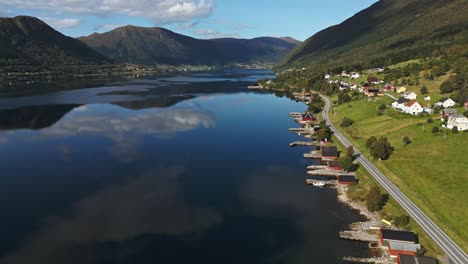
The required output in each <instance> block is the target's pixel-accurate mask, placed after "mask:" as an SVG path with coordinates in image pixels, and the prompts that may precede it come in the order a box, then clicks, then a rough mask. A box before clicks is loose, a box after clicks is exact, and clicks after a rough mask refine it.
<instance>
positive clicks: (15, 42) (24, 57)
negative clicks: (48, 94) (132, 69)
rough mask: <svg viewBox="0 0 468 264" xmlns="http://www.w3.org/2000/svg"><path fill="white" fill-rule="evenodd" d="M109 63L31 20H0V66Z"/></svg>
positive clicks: (32, 18)
mask: <svg viewBox="0 0 468 264" xmlns="http://www.w3.org/2000/svg"><path fill="white" fill-rule="evenodd" d="M111 62H112V60H111V59H109V58H107V57H105V56H103V55H102V54H100V53H97V52H96V51H94V50H92V49H90V48H89V47H88V46H86V45H85V44H84V43H82V42H81V41H79V40H76V39H74V38H72V37H67V36H65V35H63V34H62V33H60V32H58V31H56V30H55V29H53V28H52V27H50V26H49V25H47V24H46V23H45V22H43V21H42V20H40V19H38V18H35V17H30V16H16V17H12V18H0V65H9V66H11V65H42V66H48V65H57V64H67V65H71V64H107V63H111Z"/></svg>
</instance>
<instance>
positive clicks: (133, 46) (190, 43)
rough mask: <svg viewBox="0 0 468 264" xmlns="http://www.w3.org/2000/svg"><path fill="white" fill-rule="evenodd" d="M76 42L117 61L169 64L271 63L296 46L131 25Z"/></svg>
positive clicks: (282, 41) (287, 41) (293, 42)
mask: <svg viewBox="0 0 468 264" xmlns="http://www.w3.org/2000/svg"><path fill="white" fill-rule="evenodd" d="M78 39H79V40H81V41H83V42H84V43H86V44H87V45H88V46H90V47H92V48H94V49H95V50H96V51H98V52H100V53H101V54H103V55H106V56H108V57H110V58H112V59H115V60H117V61H120V62H126V63H137V64H158V63H161V64H172V65H174V64H204V65H215V64H233V63H274V62H276V61H278V60H279V59H280V58H281V57H282V56H283V55H285V54H286V53H287V52H289V51H290V50H291V49H292V48H293V47H294V46H296V45H297V43H298V41H297V40H293V39H292V38H290V37H289V38H288V39H285V38H274V37H258V38H254V39H237V38H216V39H196V38H193V37H190V36H185V35H182V34H179V33H176V32H173V31H171V30H168V29H165V28H160V27H139V26H132V25H127V26H123V27H119V28H116V29H114V30H111V31H109V32H105V33H93V34H91V35H89V36H86V37H79V38H78Z"/></svg>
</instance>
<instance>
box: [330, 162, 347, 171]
mask: <svg viewBox="0 0 468 264" xmlns="http://www.w3.org/2000/svg"><path fill="white" fill-rule="evenodd" d="M327 168H328V169H329V170H334V171H341V170H343V168H342V167H341V162H340V161H339V160H330V161H328V162H327Z"/></svg>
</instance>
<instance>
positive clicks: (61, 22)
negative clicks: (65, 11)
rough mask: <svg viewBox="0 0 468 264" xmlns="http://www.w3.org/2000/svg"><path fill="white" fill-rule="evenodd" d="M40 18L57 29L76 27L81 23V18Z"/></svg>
mask: <svg viewBox="0 0 468 264" xmlns="http://www.w3.org/2000/svg"><path fill="white" fill-rule="evenodd" d="M39 19H40V20H42V21H44V22H46V23H47V24H49V25H50V26H51V27H53V28H55V29H61V28H71V27H76V26H78V25H79V24H80V23H81V20H80V19H77V18H64V19H60V18H53V17H39Z"/></svg>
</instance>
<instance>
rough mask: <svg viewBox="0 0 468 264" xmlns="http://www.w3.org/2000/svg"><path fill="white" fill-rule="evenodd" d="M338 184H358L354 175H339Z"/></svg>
mask: <svg viewBox="0 0 468 264" xmlns="http://www.w3.org/2000/svg"><path fill="white" fill-rule="evenodd" d="M338 183H339V184H345V185H353V184H356V183H357V179H356V177H354V176H352V175H339V176H338Z"/></svg>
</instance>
